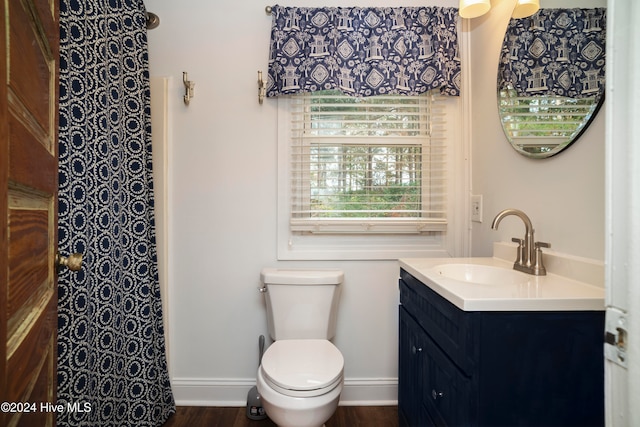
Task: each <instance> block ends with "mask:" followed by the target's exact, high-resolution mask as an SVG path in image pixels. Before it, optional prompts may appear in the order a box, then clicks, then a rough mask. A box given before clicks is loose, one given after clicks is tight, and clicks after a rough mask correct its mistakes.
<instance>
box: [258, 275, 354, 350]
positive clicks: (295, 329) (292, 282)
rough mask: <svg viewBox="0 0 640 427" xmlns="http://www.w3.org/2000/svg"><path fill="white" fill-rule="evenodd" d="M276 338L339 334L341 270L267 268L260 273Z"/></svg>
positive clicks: (271, 330)
mask: <svg viewBox="0 0 640 427" xmlns="http://www.w3.org/2000/svg"><path fill="white" fill-rule="evenodd" d="M260 279H261V281H262V283H263V284H264V288H263V289H264V290H265V292H264V296H265V302H266V305H267V326H268V327H269V335H270V336H271V338H273V339H274V340H283V339H285V340H286V339H327V340H330V339H332V338H333V337H334V335H335V333H336V318H337V314H338V299H339V297H340V284H341V283H342V281H343V279H344V273H343V272H342V271H341V270H301V269H279V268H265V269H263V270H262V271H261V273H260Z"/></svg>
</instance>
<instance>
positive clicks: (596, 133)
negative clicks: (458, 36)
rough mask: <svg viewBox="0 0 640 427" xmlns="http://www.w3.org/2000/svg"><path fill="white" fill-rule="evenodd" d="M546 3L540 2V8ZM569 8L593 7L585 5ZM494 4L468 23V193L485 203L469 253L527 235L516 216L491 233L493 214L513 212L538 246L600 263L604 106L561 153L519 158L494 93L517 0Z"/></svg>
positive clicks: (488, 252)
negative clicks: (522, 216) (525, 220)
mask: <svg viewBox="0 0 640 427" xmlns="http://www.w3.org/2000/svg"><path fill="white" fill-rule="evenodd" d="M548 3H549V0H543V1H542V2H541V4H542V7H545V5H546V4H548ZM566 3H568V1H565V4H566ZM572 3H573V4H574V5H575V7H577V5H580V7H591V6H590V5H587V4H586V3H585V0H581V1H580V2H577V1H573V2H572ZM602 3H603V4H604V1H603V2H602ZM491 4H492V8H491V11H490V12H489V13H488V14H486V15H484V16H482V17H480V18H476V19H472V20H471V41H470V43H471V52H472V54H471V55H472V61H473V62H472V64H471V69H472V70H473V74H472V75H471V84H472V105H471V111H472V112H473V117H472V132H471V135H472V137H471V138H472V141H471V145H472V192H473V193H474V194H482V195H483V202H484V221H483V222H482V223H481V224H479V223H472V227H473V230H472V254H473V255H475V256H488V255H491V251H492V246H491V243H492V242H493V241H507V242H510V241H511V237H519V238H522V237H523V236H524V226H523V225H522V221H520V220H519V219H517V218H515V217H513V218H510V219H505V220H504V221H502V222H501V223H500V229H499V230H498V231H493V230H491V221H492V220H493V218H494V216H495V215H496V214H497V213H498V212H500V211H501V210H503V209H506V208H516V209H521V210H523V211H524V212H525V213H526V214H527V215H528V216H529V217H530V218H531V221H532V222H533V226H534V228H535V231H536V234H535V237H536V240H537V241H542V242H548V243H551V250H553V251H556V252H561V253H566V254H572V255H576V256H581V257H586V258H592V259H596V260H601V261H602V260H604V167H605V162H604V141H605V138H604V123H605V114H604V111H605V107H604V106H603V108H601V109H600V113H599V114H598V115H597V116H596V118H595V121H594V122H593V123H592V124H591V125H590V126H589V128H588V129H587V130H586V132H585V133H584V134H583V135H582V136H581V137H580V139H579V140H578V141H577V142H576V143H574V144H573V145H572V146H570V147H569V148H568V149H567V150H565V151H564V152H562V153H560V154H558V155H556V156H554V157H551V158H548V159H544V160H532V159H528V158H526V157H524V156H522V155H520V154H518V153H516V152H515V150H513V149H512V148H511V146H510V145H509V143H508V141H507V139H506V137H505V136H504V133H503V131H502V127H501V125H500V120H499V118H498V109H497V102H498V101H497V93H496V90H495V86H496V83H495V82H496V78H497V73H498V55H499V50H500V46H501V44H502V38H503V35H504V30H505V29H506V27H507V24H508V22H509V17H510V15H511V10H512V8H513V5H514V4H515V1H514V0H492V2H491ZM605 103H606V101H605Z"/></svg>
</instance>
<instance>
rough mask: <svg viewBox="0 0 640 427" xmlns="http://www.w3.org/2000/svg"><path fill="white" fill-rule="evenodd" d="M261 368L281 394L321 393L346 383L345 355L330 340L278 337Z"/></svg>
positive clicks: (265, 354)
mask: <svg viewBox="0 0 640 427" xmlns="http://www.w3.org/2000/svg"><path fill="white" fill-rule="evenodd" d="M260 370H261V372H262V374H263V376H264V379H265V381H266V382H267V383H268V384H269V386H271V387H272V388H273V389H274V390H277V391H278V392H279V393H282V394H284V395H287V396H293V397H311V396H319V395H322V394H325V393H328V392H329V391H331V390H333V389H334V388H335V387H337V386H338V385H339V384H341V383H342V380H343V372H344V358H343V357H342V353H340V350H338V348H337V347H336V346H335V345H333V344H332V343H331V342H330V341H328V340H317V339H314V340H308V339H304V340H278V341H276V342H274V343H273V344H271V346H269V348H267V351H266V352H265V353H264V355H263V356H262V363H261V365H260Z"/></svg>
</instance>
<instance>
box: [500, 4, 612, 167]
mask: <svg viewBox="0 0 640 427" xmlns="http://www.w3.org/2000/svg"><path fill="white" fill-rule="evenodd" d="M547 3H549V4H551V3H552V2H551V1H550V0H549V1H548V2H546V3H544V4H542V6H543V8H541V9H540V10H538V12H536V13H535V14H534V15H532V16H530V17H526V18H520V19H514V18H512V19H511V20H510V21H509V25H508V27H507V32H506V34H505V37H504V41H503V44H502V49H501V52H500V63H499V64H498V112H499V115H500V121H501V122H502V128H503V130H504V132H505V135H506V137H507V139H508V140H509V142H510V143H511V145H512V146H513V148H514V149H515V150H516V151H518V152H519V153H521V154H523V155H525V156H527V157H531V158H546V157H551V156H553V155H556V154H558V153H559V152H561V151H562V150H564V149H565V148H567V147H568V146H570V145H571V144H572V143H573V142H575V141H576V140H577V139H578V137H579V136H580V135H581V134H582V133H583V132H584V131H585V129H586V128H587V127H588V126H589V123H590V122H591V121H592V120H593V118H594V117H595V115H596V114H597V112H598V110H599V109H600V106H601V105H602V103H603V101H604V83H605V79H604V72H605V40H606V31H605V30H606V27H605V24H606V9H605V8H604V7H598V5H605V4H606V2H604V1H603V0H597V1H590V2H589V3H591V4H590V5H589V6H592V5H593V6H594V7H581V8H562V7H544V6H546V5H547ZM553 3H554V4H555V5H557V4H558V2H557V1H556V2H553ZM564 3H565V4H567V3H573V4H575V3H576V2H575V1H570V0H564ZM583 4H584V2H580V5H581V6H582V5H583ZM567 6H569V5H568V4H567Z"/></svg>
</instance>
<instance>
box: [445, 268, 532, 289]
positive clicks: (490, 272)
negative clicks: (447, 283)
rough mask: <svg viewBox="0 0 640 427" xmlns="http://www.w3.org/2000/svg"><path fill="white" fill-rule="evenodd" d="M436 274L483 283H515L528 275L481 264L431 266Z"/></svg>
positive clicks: (525, 278)
mask: <svg viewBox="0 0 640 427" xmlns="http://www.w3.org/2000/svg"><path fill="white" fill-rule="evenodd" d="M433 269H434V271H435V272H436V274H438V275H439V276H442V277H446V278H448V279H453V280H458V281H461V282H467V283H479V284H483V285H517V284H520V283H526V282H528V281H529V277H528V276H527V275H526V274H524V273H520V272H518V271H515V270H511V269H506V268H502V267H495V266H491V265H482V264H440V265H436V266H435V267H433Z"/></svg>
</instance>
